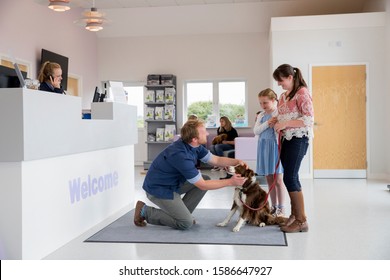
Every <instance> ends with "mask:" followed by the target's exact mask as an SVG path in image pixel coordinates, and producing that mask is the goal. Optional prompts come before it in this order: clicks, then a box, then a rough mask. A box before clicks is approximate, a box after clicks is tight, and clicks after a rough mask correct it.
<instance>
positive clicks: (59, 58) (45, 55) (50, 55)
mask: <svg viewBox="0 0 390 280" xmlns="http://www.w3.org/2000/svg"><path fill="white" fill-rule="evenodd" d="M46 61H50V62H56V63H58V64H59V65H61V69H62V82H61V86H62V88H63V89H64V90H67V89H68V64H69V59H68V58H67V57H65V56H63V55H60V54H56V53H54V52H51V51H48V50H45V49H42V54H41V65H42V64H43V63H44V62H46Z"/></svg>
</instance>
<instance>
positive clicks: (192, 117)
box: [188, 114, 198, 121]
mask: <svg viewBox="0 0 390 280" xmlns="http://www.w3.org/2000/svg"><path fill="white" fill-rule="evenodd" d="M197 120H198V116H197V115H195V114H191V115H189V116H188V121H197Z"/></svg>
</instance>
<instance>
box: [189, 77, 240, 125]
mask: <svg viewBox="0 0 390 280" xmlns="http://www.w3.org/2000/svg"><path fill="white" fill-rule="evenodd" d="M184 91H185V98H186V99H185V104H184V105H185V106H184V113H185V119H186V118H187V117H188V116H189V115H192V114H195V115H197V116H198V117H199V118H201V119H203V120H205V121H206V125H207V127H217V126H219V118H220V117H222V116H226V117H228V118H229V119H230V121H231V122H232V124H233V126H234V127H240V126H248V116H247V113H246V112H247V110H246V108H247V104H246V82H245V81H198V82H185V83H184Z"/></svg>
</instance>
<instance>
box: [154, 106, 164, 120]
mask: <svg viewBox="0 0 390 280" xmlns="http://www.w3.org/2000/svg"><path fill="white" fill-rule="evenodd" d="M154 119H155V120H163V119H164V107H156V108H155V109H154Z"/></svg>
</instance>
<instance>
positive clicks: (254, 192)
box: [217, 165, 287, 232]
mask: <svg viewBox="0 0 390 280" xmlns="http://www.w3.org/2000/svg"><path fill="white" fill-rule="evenodd" d="M228 172H229V173H231V174H233V173H236V174H240V175H241V176H242V177H246V178H248V179H247V180H246V181H245V183H244V185H242V186H239V187H236V188H235V191H234V200H233V205H232V208H231V210H230V213H229V215H228V216H227V217H226V218H225V220H224V221H223V222H221V223H219V224H217V226H219V227H225V226H226V225H227V224H228V223H229V221H230V219H231V218H232V217H233V215H234V214H235V212H236V211H237V210H239V212H240V214H239V215H240V216H239V220H238V222H237V224H236V225H235V227H234V228H233V231H234V232H238V231H239V230H240V229H241V227H242V226H243V225H244V224H246V223H249V224H252V225H256V226H259V227H264V226H265V225H279V224H281V223H285V222H286V220H287V218H284V217H275V216H273V215H272V214H271V209H270V206H269V203H268V201H266V198H267V192H266V191H264V190H263V189H262V188H261V186H260V184H259V183H258V182H257V181H256V175H255V172H254V171H253V170H251V169H247V168H246V167H245V166H243V165H238V166H230V167H229V170H228Z"/></svg>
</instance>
